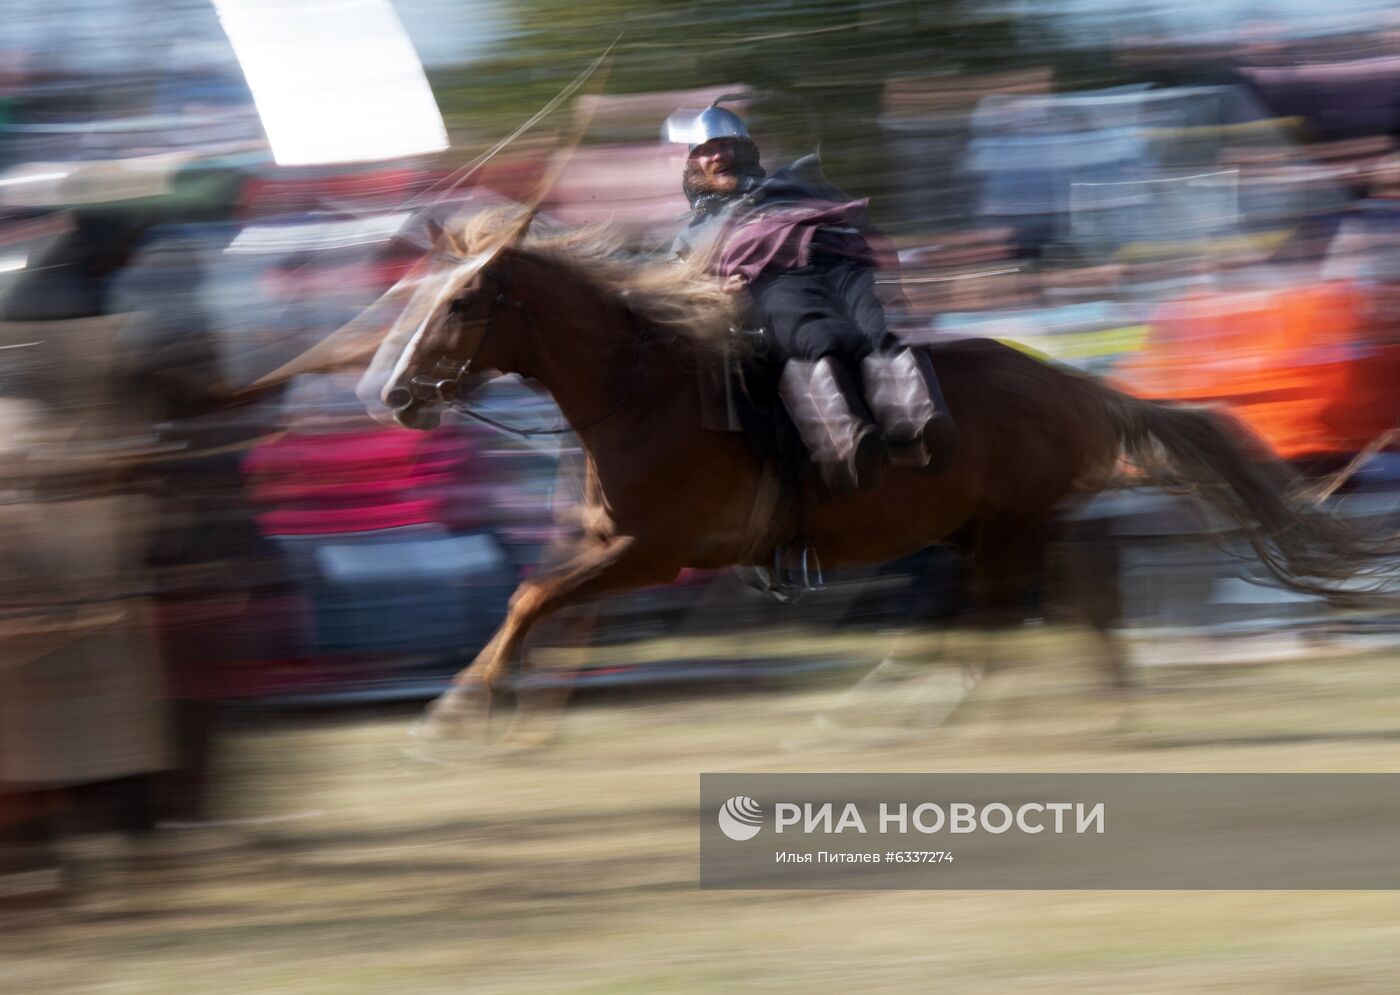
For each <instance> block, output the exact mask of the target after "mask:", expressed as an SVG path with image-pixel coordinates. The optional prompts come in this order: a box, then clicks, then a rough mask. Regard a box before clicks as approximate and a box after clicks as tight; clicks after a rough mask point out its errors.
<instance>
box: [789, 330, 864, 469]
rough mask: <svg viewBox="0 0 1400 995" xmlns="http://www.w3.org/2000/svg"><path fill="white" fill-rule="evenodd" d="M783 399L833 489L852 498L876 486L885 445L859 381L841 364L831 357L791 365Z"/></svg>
mask: <svg viewBox="0 0 1400 995" xmlns="http://www.w3.org/2000/svg"><path fill="white" fill-rule="evenodd" d="M778 395H779V396H780V397H781V398H782V401H783V406H784V407H785V408H787V412H788V414H789V415H790V416H791V417H792V421H793V424H795V425H796V426H797V433H798V435H800V436H801V437H802V443H803V445H805V446H806V447H807V452H808V454H809V455H810V456H811V457H812V462H814V463H816V464H817V468H818V469H819V470H820V471H821V475H822V480H823V481H824V482H825V484H826V486H827V488H828V489H830V490H831V491H833V492H834V493H849V492H851V491H858V490H868V489H869V488H871V487H874V486H875V484H876V483H877V481H878V478H879V473H880V463H881V461H882V460H883V458H884V445H883V443H882V442H881V441H880V432H879V430H878V429H877V428H876V426H875V422H874V419H872V418H871V417H870V413H869V411H867V410H866V407H865V404H864V402H863V401H862V400H861V397H860V393H859V391H858V390H857V389H856V384H855V377H853V376H851V374H850V373H848V372H847V371H846V369H845V368H844V367H843V366H842V365H841V363H840V362H838V361H837V360H835V359H833V358H832V357H830V356H825V357H823V358H821V359H819V360H817V361H816V362H807V361H803V360H796V359H794V360H789V361H788V363H787V365H786V366H784V367H783V373H782V377H781V378H780V379H779V381H778Z"/></svg>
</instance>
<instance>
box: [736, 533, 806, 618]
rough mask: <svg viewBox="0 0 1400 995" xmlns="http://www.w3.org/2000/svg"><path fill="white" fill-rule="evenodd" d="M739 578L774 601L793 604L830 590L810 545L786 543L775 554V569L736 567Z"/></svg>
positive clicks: (773, 567)
mask: <svg viewBox="0 0 1400 995" xmlns="http://www.w3.org/2000/svg"><path fill="white" fill-rule="evenodd" d="M735 569H736V571H737V572H738V574H739V576H740V577H742V578H743V579H744V581H745V583H747V584H749V585H750V586H751V587H756V588H757V589H758V590H760V591H762V592H763V593H764V594H767V595H771V596H772V598H773V600H775V601H778V602H780V603H782V604H792V603H793V602H795V601H798V600H800V599H801V598H802V597H803V595H806V594H809V593H811V592H813V591H821V590H824V589H825V588H826V580H825V578H824V577H823V576H822V565H821V561H820V560H819V559H817V551H816V550H815V549H813V548H812V547H811V546H809V545H808V544H807V543H805V542H804V543H796V542H786V543H783V544H782V545H781V546H779V547H778V548H777V549H776V550H774V551H773V566H772V568H771V569H770V568H768V567H736V568H735Z"/></svg>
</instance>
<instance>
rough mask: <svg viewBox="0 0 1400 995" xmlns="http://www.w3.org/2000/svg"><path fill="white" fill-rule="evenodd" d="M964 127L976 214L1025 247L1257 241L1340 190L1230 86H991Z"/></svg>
mask: <svg viewBox="0 0 1400 995" xmlns="http://www.w3.org/2000/svg"><path fill="white" fill-rule="evenodd" d="M972 128H973V137H972V140H971V142H970V144H969V147H968V152H967V157H966V160H965V168H966V169H967V170H968V171H969V172H970V173H971V174H973V175H974V176H976V177H977V178H978V181H979V194H978V198H977V211H978V215H979V216H980V218H981V220H982V221H983V222H984V223H986V224H989V225H1006V226H1009V227H1011V228H1013V229H1014V230H1015V231H1016V233H1017V241H1018V245H1019V247H1020V249H1021V251H1022V252H1023V253H1025V254H1036V253H1039V252H1042V251H1043V250H1045V249H1046V248H1047V247H1054V248H1055V249H1056V250H1062V251H1065V252H1067V253H1070V254H1073V255H1077V256H1079V257H1081V258H1085V259H1089V260H1099V261H1104V260H1108V259H1112V258H1115V257H1117V258H1141V257H1143V256H1171V255H1195V254H1199V253H1201V252H1203V251H1209V250H1210V249H1211V247H1212V245H1215V246H1224V247H1225V248H1226V249H1227V251H1232V252H1251V251H1253V252H1262V253H1264V254H1267V253H1268V252H1270V251H1272V250H1273V249H1275V248H1277V245H1278V244H1279V243H1280V242H1281V241H1282V240H1284V239H1286V238H1287V237H1288V236H1289V234H1290V233H1291V230H1292V228H1293V226H1294V225H1295V224H1297V223H1298V222H1299V221H1300V219H1304V218H1308V217H1313V216H1316V215H1320V214H1327V213H1330V212H1335V211H1336V210H1338V209H1339V208H1340V207H1341V206H1342V204H1343V203H1344V196H1343V193H1342V191H1341V190H1340V189H1339V188H1338V187H1337V185H1336V184H1335V183H1334V182H1333V181H1332V178H1331V176H1330V175H1329V174H1328V173H1327V172H1326V171H1322V170H1319V169H1318V168H1317V167H1315V166H1312V165H1311V164H1309V163H1307V162H1306V161H1305V160H1304V158H1303V155H1302V153H1301V151H1300V149H1299V148H1298V146H1297V143H1296V141H1295V140H1294V139H1293V137H1292V135H1291V134H1290V130H1289V123H1288V122H1284V121H1278V120H1274V119H1270V118H1269V116H1268V114H1267V113H1266V112H1265V111H1264V110H1263V109H1262V108H1261V107H1260V106H1259V105H1258V103H1257V102H1256V101H1255V100H1254V99H1253V98H1252V97H1251V95H1250V94H1249V93H1248V92H1247V91H1246V90H1244V89H1243V88H1240V87H1177V88H1171V89H1163V90H1153V89H1148V88H1147V87H1145V86H1129V87H1120V88H1115V89H1110V90H1101V91H1086V92H1081V93H1073V94H1065V95H1055V96H1047V95H1034V96H1001V95H993V96H990V97H987V98H985V99H984V100H983V101H981V103H980V104H979V105H978V108H977V111H976V112H975V114H974V115H973V120H972Z"/></svg>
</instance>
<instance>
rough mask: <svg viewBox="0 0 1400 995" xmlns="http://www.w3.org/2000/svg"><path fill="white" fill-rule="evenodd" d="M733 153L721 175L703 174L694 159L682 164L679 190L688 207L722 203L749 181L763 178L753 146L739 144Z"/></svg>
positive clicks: (745, 186) (702, 169)
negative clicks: (683, 165)
mask: <svg viewBox="0 0 1400 995" xmlns="http://www.w3.org/2000/svg"><path fill="white" fill-rule="evenodd" d="M735 152H736V154H735V156H734V158H733V159H732V160H731V163H730V169H729V171H728V172H724V173H716V174H711V173H706V172H705V170H704V168H703V167H701V165H700V163H698V162H696V161H695V160H694V159H689V160H687V161H686V164H685V171H684V172H683V173H682V174H681V189H682V190H683V191H684V192H685V198H686V200H688V201H690V206H691V207H694V208H704V207H705V206H706V205H708V204H720V203H724V202H726V201H728V200H729V198H731V197H733V196H734V195H735V194H737V193H740V192H741V191H743V190H746V189H748V187H749V185H750V183H751V182H752V181H754V180H759V179H762V178H763V167H762V166H760V165H759V163H758V149H757V147H755V146H752V145H750V146H748V147H745V146H744V145H742V144H741V145H740V146H739V147H738V148H736V150H735Z"/></svg>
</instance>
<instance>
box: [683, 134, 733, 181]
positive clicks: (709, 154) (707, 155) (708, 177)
mask: <svg viewBox="0 0 1400 995" xmlns="http://www.w3.org/2000/svg"><path fill="white" fill-rule="evenodd" d="M741 158H742V155H741V150H740V148H739V142H738V141H737V140H736V139H733V138H712V139H710V140H709V141H708V142H706V143H705V144H703V145H697V146H696V147H695V150H694V151H693V152H691V153H690V158H689V159H688V160H687V161H686V164H685V172H686V180H687V181H688V183H689V185H690V186H691V187H692V188H693V189H695V190H697V191H699V192H702V193H718V194H730V193H733V192H734V191H736V190H738V189H739V182H740V180H741V179H742V178H743V175H744V170H743V169H742V163H741V162H740V160H741Z"/></svg>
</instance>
